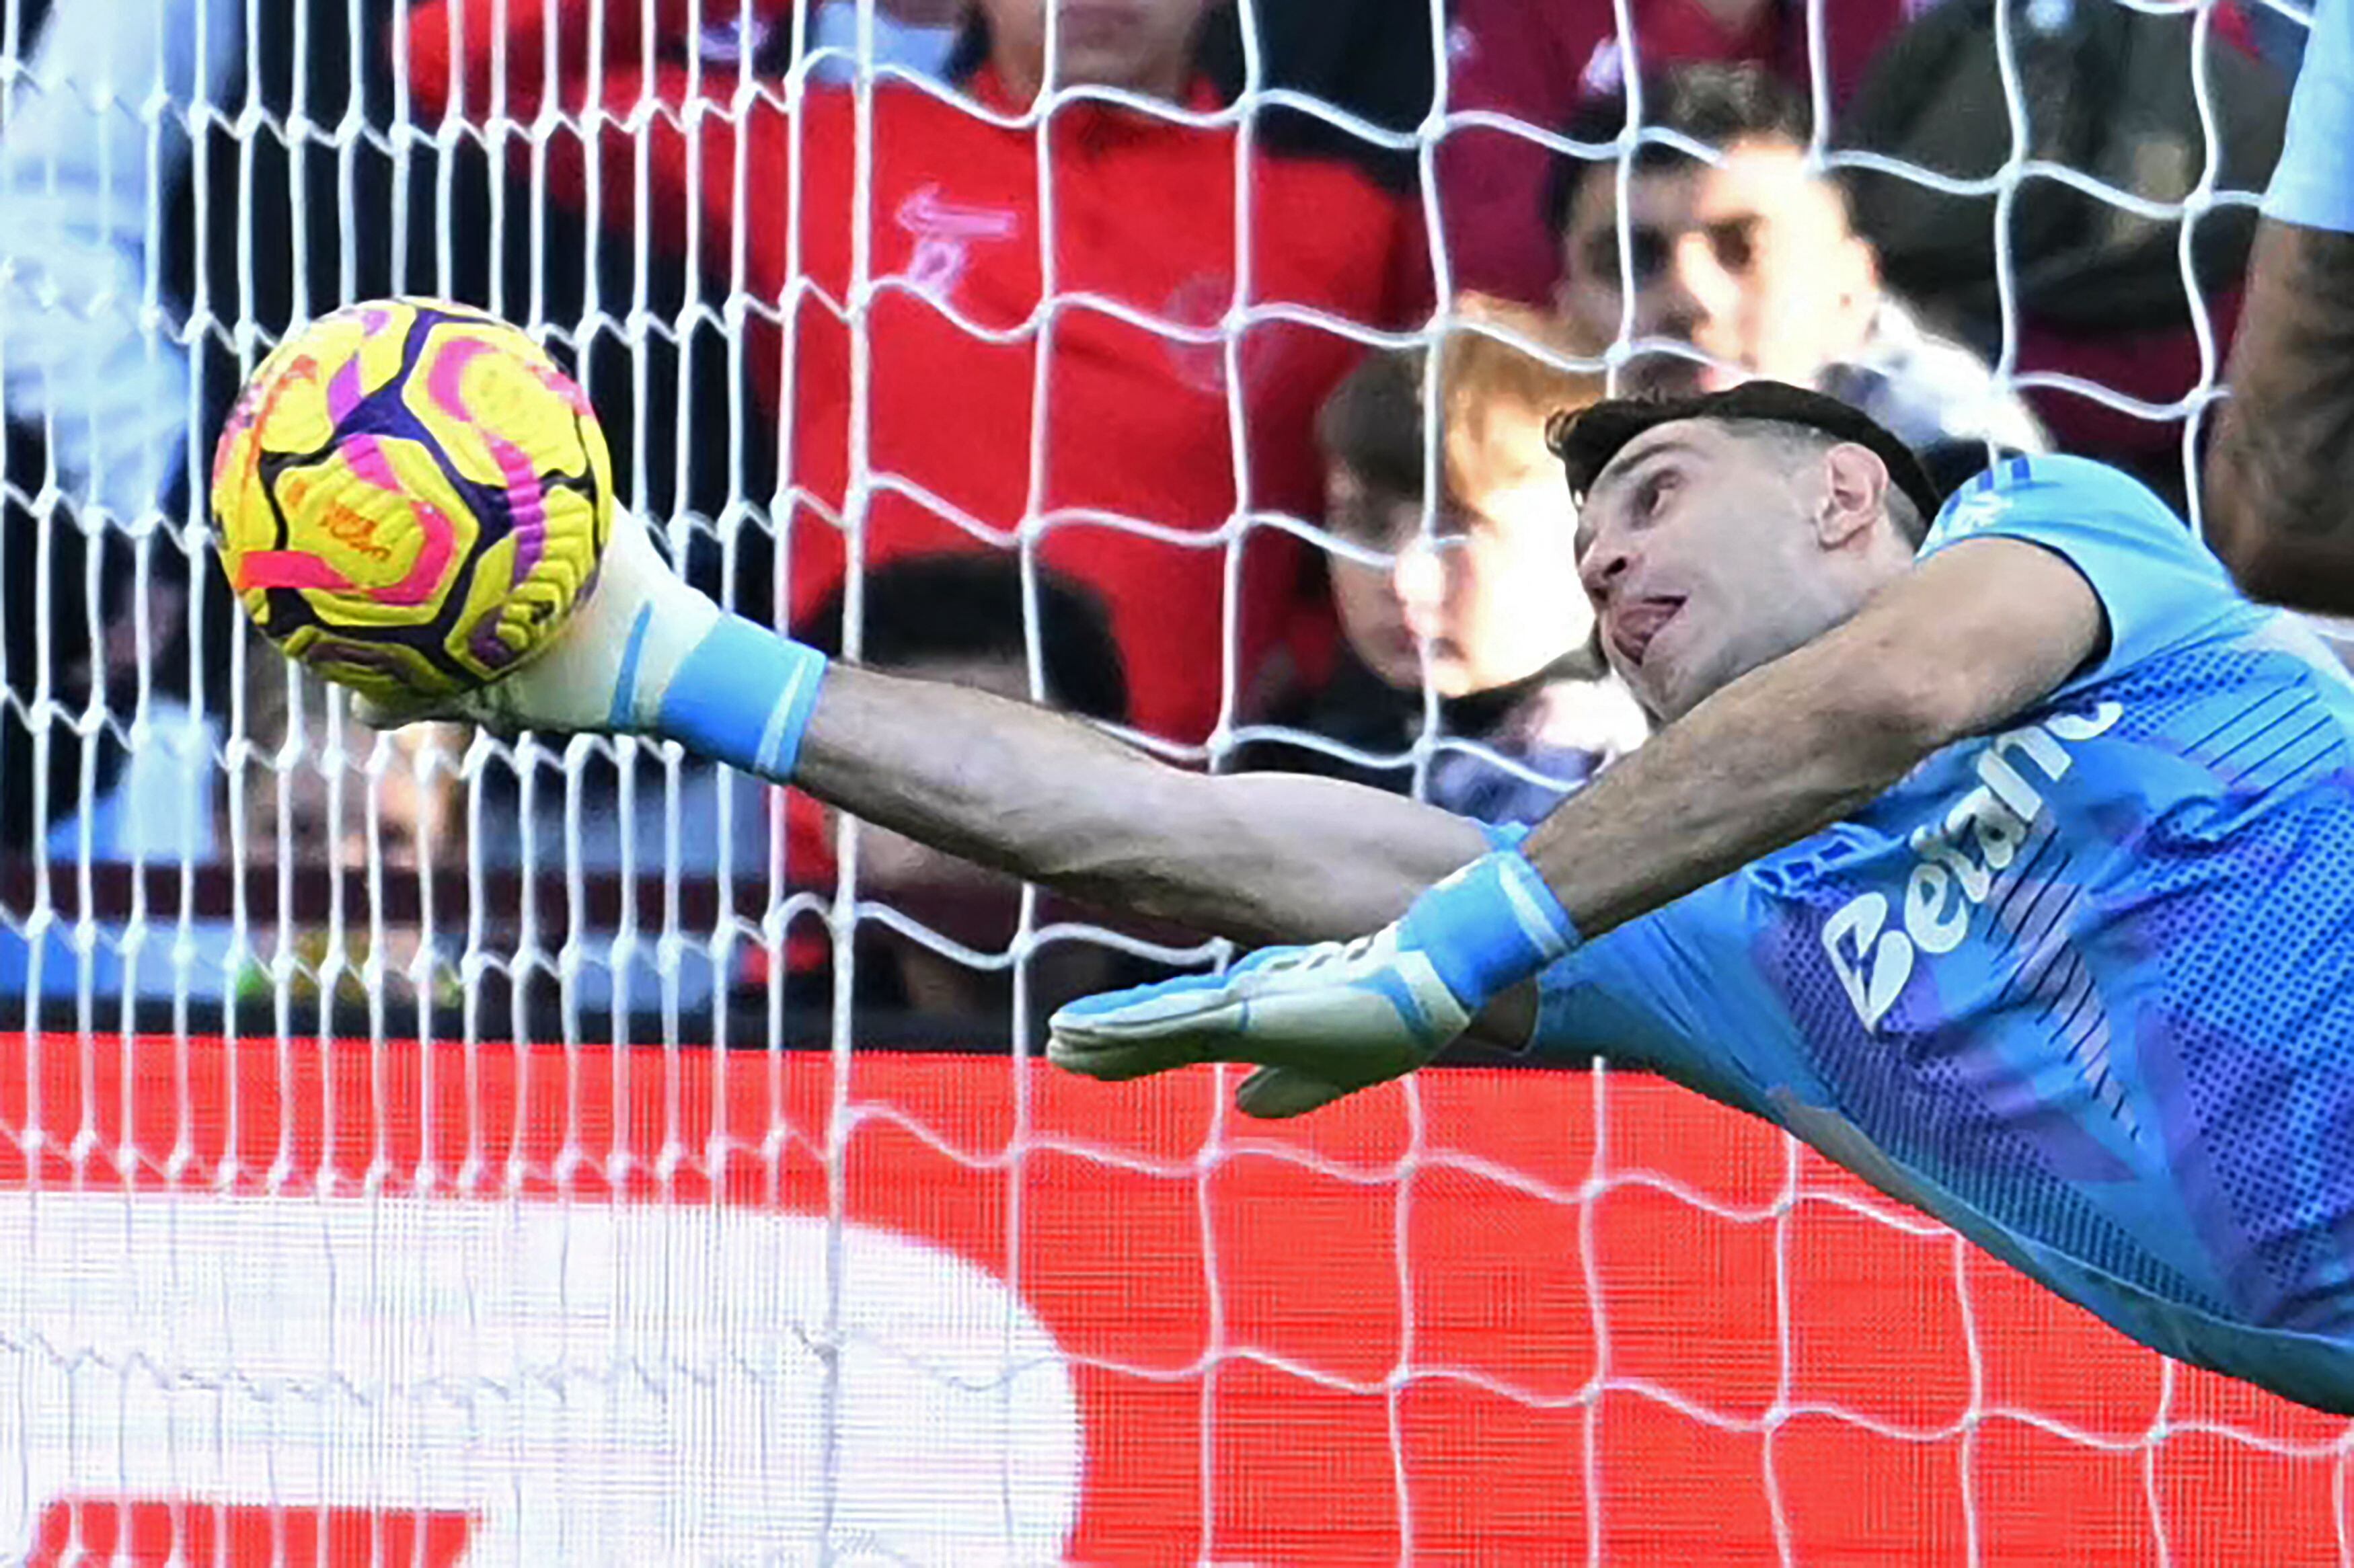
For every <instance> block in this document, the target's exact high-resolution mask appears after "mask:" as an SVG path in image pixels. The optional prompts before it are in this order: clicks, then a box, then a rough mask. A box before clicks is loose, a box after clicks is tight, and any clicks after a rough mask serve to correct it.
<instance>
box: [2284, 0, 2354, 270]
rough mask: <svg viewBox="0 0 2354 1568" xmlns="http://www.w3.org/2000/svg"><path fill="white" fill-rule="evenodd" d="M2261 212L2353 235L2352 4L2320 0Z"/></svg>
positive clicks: (2342, 0)
mask: <svg viewBox="0 0 2354 1568" xmlns="http://www.w3.org/2000/svg"><path fill="white" fill-rule="evenodd" d="M2264 211H2265V212H2266V213H2267V214H2269V215H2270V216H2272V217H2276V218H2280V219H2282V220H2283V221H2285V222H2288V223H2301V224H2303V225H2305V226H2306V228H2334V229H2337V230H2338V231H2340V232H2342V233H2354V0H2319V3H2318V4H2317V5H2315V6H2314V9H2313V32H2312V34H2311V36H2310V37H2307V38H2306V45H2305V64H2304V65H2303V66H2302V67H2300V68H2299V69H2298V71H2297V77H2296V96H2295V97H2294V98H2292V99H2291V100H2290V101H2289V111H2288V142H2287V144H2286V145H2285V146H2284V147H2283V148H2282V149H2281V159H2280V163H2279V164H2278V165H2277V166H2276V167H2275V168H2274V170H2273V183H2272V189H2271V191H2270V192H2269V193H2268V194H2267V195H2266V196H2265V197H2264Z"/></svg>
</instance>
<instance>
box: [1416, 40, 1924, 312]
mask: <svg viewBox="0 0 2354 1568" xmlns="http://www.w3.org/2000/svg"><path fill="white" fill-rule="evenodd" d="M1934 4H1935V0H1840V4H1839V5H1834V6H1829V7H1826V8H1825V9H1824V11H1823V16H1824V26H1823V38H1822V45H1823V58H1824V64H1825V67H1826V70H1827V74H1828V80H1827V82H1826V83H1825V86H1826V88H1827V90H1828V96H1829V104H1830V106H1831V107H1832V108H1833V109H1834V110H1836V109H1837V108H1838V107H1839V106H1840V105H1841V104H1843V103H1845V102H1846V101H1847V98H1848V95H1849V94H1850V92H1852V91H1854V90H1855V87H1856V84H1857V83H1858V82H1860V81H1861V79H1862V78H1863V73H1864V68H1865V67H1866V66H1867V65H1869V64H1870V63H1871V60H1872V56H1873V55H1874V54H1875V53H1877V52H1878V50H1879V48H1880V46H1881V45H1882V43H1884V42H1886V41H1887V40H1888V38H1889V37H1891V36H1893V34H1894V33H1895V32H1896V30H1897V29H1898V28H1900V27H1902V26H1903V25H1904V23H1905V22H1906V21H1907V20H1909V19H1910V18H1911V17H1913V16H1915V15H1917V14H1918V13H1920V12H1922V11H1925V10H1927V9H1928V8H1929V6H1930V5H1934ZM1811 9H1813V8H1812V7H1810V6H1808V5H1804V4H1801V3H1798V0H1628V15H1629V16H1631V17H1632V18H1633V21H1634V30H1635V37H1634V46H1635V47H1634V48H1633V50H1632V52H1631V58H1630V53H1629V51H1628V48H1627V47H1626V44H1625V42H1624V41H1623V40H1621V39H1620V38H1619V37H1618V10H1617V6H1616V5H1613V4H1612V3H1611V0H1456V5H1455V23H1454V26H1451V27H1449V28H1448V29H1447V110H1448V111H1449V112H1450V113H1456V114H1459V113H1462V112H1465V111H1473V110H1484V111H1489V112H1491V113H1497V114H1507V115H1510V116H1511V117H1512V118H1513V119H1514V120H1517V121H1519V122H1522V124H1523V125H1526V126H1528V127H1530V128H1531V129H1532V130H1538V131H1553V130H1556V129H1558V128H1559V127H1561V126H1562V125H1564V124H1566V123H1567V122H1569V121H1570V120H1571V119H1572V118H1573V117H1574V116H1575V114H1576V113H1577V111H1578V110H1579V109H1580V108H1581V107H1582V106H1584V105H1585V104H1586V103H1587V102H1589V101H1592V100H1595V99H1612V98H1617V97H1618V96H1619V95H1620V94H1622V93H1623V92H1625V91H1626V89H1627V78H1628V72H1629V69H1630V66H1631V67H1632V68H1633V69H1636V70H1639V71H1640V72H1641V73H1642V74H1644V75H1646V76H1649V75H1653V74H1656V73H1657V72H1659V70H1661V69H1664V68H1666V67H1669V66H1672V65H1682V64H1688V63H1694V62H1704V61H1714V62H1726V63H1730V62H1743V61H1745V62H1750V63H1754V64H1756V65H1759V66H1763V67H1765V68H1766V69H1769V70H1771V71H1773V72H1774V74H1775V75H1776V76H1777V77H1779V78H1781V79H1783V80H1784V81H1786V82H1788V83H1789V84H1790V85H1791V86H1793V87H1795V88H1797V89H1798V90H1800V91H1802V92H1806V93H1808V94H1809V96H1811V93H1812V90H1813V69H1812V67H1811V65H1810V63H1809V61H1810V59H1811V58H1812V53H1811V51H1812V43H1811V40H1810V39H1809V37H1808V13H1809V11H1810V10H1811ZM1616 133H1617V128H1616V127H1615V126H1614V127H1611V128H1610V129H1609V130H1608V131H1607V132H1606V135H1615V134H1616ZM1552 163H1553V157H1552V154H1551V153H1550V152H1548V151H1547V149H1546V148H1545V147H1544V146H1543V144H1542V143H1538V142H1536V141H1533V140H1532V139H1531V138H1530V137H1528V136H1526V135H1522V134H1517V133H1515V132H1511V131H1505V130H1501V129H1497V128H1492V127H1489V126H1479V125H1471V126H1463V127H1461V128H1459V129H1457V130H1454V131H1451V132H1449V133H1448V135H1447V142H1446V144H1445V146H1444V147H1443V148H1442V149H1441V150H1440V152H1439V157H1438V184H1439V200H1440V208H1441V211H1442V213H1443V215H1444V218H1445V223H1446V229H1447V256H1448V258H1449V260H1450V261H1451V263H1452V265H1453V268H1454V282H1455V286H1456V287H1458V288H1461V289H1476V290H1479V291H1482V292H1486V293H1490V294H1499V295H1501V296H1503V297H1504V298H1506V299H1512V300H1519V301H1521V302H1522V303H1524V304H1532V305H1541V304H1543V303H1545V302H1546V301H1547V300H1548V298H1549V297H1550V296H1551V294H1552V292H1553V285H1554V283H1555V282H1556V281H1558V280H1559V278H1560V276H1561V249H1560V246H1559V242H1558V237H1557V235H1556V234H1555V233H1554V232H1553V230H1552V229H1551V228H1548V227H1547V225H1546V223H1545V220H1544V190H1545V181H1546V177H1547V176H1546V171H1547V170H1548V169H1549V168H1550V167H1551V166H1552Z"/></svg>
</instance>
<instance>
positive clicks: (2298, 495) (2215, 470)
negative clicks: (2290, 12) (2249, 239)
mask: <svg viewBox="0 0 2354 1568" xmlns="http://www.w3.org/2000/svg"><path fill="white" fill-rule="evenodd" d="M2341 3H2345V0H2341ZM2231 381H2232V398H2231V401H2229V402H2228V403H2226V404H2225V405H2224V406H2223V414H2222V426H2221V430H2220V432H2219V433H2218V435H2217V437H2216V441H2215V447H2214V450H2213V451H2212V452H2211V454H2210V455H2209V458H2208V463H2207V524H2208V539H2209V542H2210V543H2211V544H2212V545H2213V546H2215V549H2216V552H2217V553H2218V554H2219V555H2221V556H2222V557H2223V559H2224V560H2225V561H2227V562H2229V563H2230V564H2231V567H2232V570H2233V571H2234V572H2236V573H2238V574H2239V577H2240V581H2241V582H2242V584H2243V586H2245V588H2247V590H2248V592H2249V593H2251V594H2252V595H2253V596H2254V597H2256V598H2258V599H2268V600H2272V601H2274V602H2277V603H2283V604H2292V605H2295V606H2296V607H2297V608H2299V609H2317V610H2322V611H2325V612H2327V613H2330V614H2335V615H2354V234H2340V233H2338V232H2336V231H2335V230H2331V229H2326V228H2306V227H2305V226H2303V225H2301V224H2295V223H2284V222H2281V221H2280V220H2278V219H2276V218H2271V217H2267V218H2265V219H2264V222H2263V225H2262V226H2261V227H2260V228H2258V230H2257V233H2256V247H2255V255H2254V260H2253V263H2252V265H2251V267H2250V270H2249V279H2248V301H2247V309H2246V312H2245V313H2244V314H2243V316H2242V318H2241V322H2240V334H2239V341H2238V342H2237V344H2234V346H2233V348H2232V370H2231Z"/></svg>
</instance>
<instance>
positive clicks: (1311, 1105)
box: [1047, 850, 1578, 1117]
mask: <svg viewBox="0 0 2354 1568" xmlns="http://www.w3.org/2000/svg"><path fill="white" fill-rule="evenodd" d="M1577 942H1578V935H1577V927H1576V926H1575V924H1574V923H1573V922H1572V921H1571V920H1570V917H1569V914H1568V912H1567V911H1566V910H1564V908H1562V906H1561V902H1560V900H1558V899H1557V898H1555V897H1554V896H1553V891H1552V889H1550V888H1548V887H1547V886H1545V885H1544V879H1543V877H1541V876H1540V875H1538V874H1537V869H1536V867H1535V866H1533V865H1532V864H1530V863H1529V862H1528V860H1527V858H1526V857H1525V856H1523V855H1522V854H1521V853H1519V852H1517V851H1511V850H1506V851H1501V852H1499V853H1494V854H1490V855H1488V856H1485V857H1484V858H1482V859H1479V860H1476V861H1473V862H1472V863H1470V864H1469V865H1467V866H1465V867H1464V868H1463V869H1462V870H1460V871H1458V872H1457V873H1456V874H1454V875H1452V876H1450V877H1448V878H1447V880H1446V881H1444V882H1442V883H1440V884H1438V885H1437V886H1436V887H1433V888H1431V889H1430V890H1429V891H1428V892H1426V893H1425V894H1423V895H1422V896H1420V897H1419V898H1417V899H1416V900H1415V902H1414V906H1413V907H1411V908H1410V909H1408V910H1407V911H1406V913H1405V917H1404V918H1402V919H1400V920H1398V921H1397V922H1396V923H1394V925H1391V926H1388V927H1384V928H1383V929H1382V930H1380V931H1378V932H1376V933H1374V934H1373V936H1370V937H1360V938H1357V939H1356V940H1354V941H1352V942H1346V943H1341V942H1326V943H1321V944H1319V945H1318V946H1315V947H1310V948H1266V949H1263V950H1262V951H1259V952H1257V953H1254V954H1252V955H1251V956H1250V957H1249V958H1248V959H1245V960H1244V961H1243V962H1241V963H1239V964H1236V965H1235V967H1234V968H1233V969H1229V970H1227V971H1226V972H1225V974H1223V975H1187V976H1185V977H1184V978H1182V979H1180V980H1164V981H1162V982H1161V983H1160V984H1158V985H1149V986H1140V987H1138V988H1136V989H1134V990H1131V991H1116V992H1113V993H1110V994H1108V995H1105V996H1097V997H1089V998H1087V999H1086V1000H1084V1001H1076V1002H1073V1003H1072V1004H1071V1005H1070V1006H1068V1007H1066V1008H1064V1009H1063V1010H1062V1011H1061V1012H1057V1013H1056V1014H1055V1017H1054V1021H1053V1024H1052V1031H1053V1033H1052V1035H1051V1038H1050V1040H1049V1043H1048V1047H1047V1052H1048V1054H1049V1056H1050V1057H1051V1058H1052V1059H1053V1060H1054V1061H1055V1062H1056V1063H1057V1064H1059V1065H1062V1066H1064V1067H1067V1068H1069V1069H1070V1070H1071V1071H1073V1072H1076V1073H1083V1074H1085V1075H1087V1076H1089V1077H1095V1078H1104V1079H1119V1078H1133V1077H1139V1076H1141V1075H1145V1074H1148V1073H1158V1072H1163V1071H1166V1070H1167V1069H1169V1068H1171V1067H1178V1066H1186V1065H1193V1064H1194V1063H1198V1062H1249V1063H1256V1064H1257V1065H1259V1066H1260V1067H1261V1068H1262V1069H1263V1070H1262V1071H1261V1072H1259V1073H1257V1074H1254V1075H1252V1076H1251V1078H1250V1079H1249V1080H1248V1081H1247V1082H1246V1083H1245V1084H1244V1086H1243V1088H1242V1092H1241V1094H1240V1096H1239V1097H1238V1099H1237V1103H1238V1104H1239V1105H1240V1106H1241V1107H1242V1108H1243V1109H1244V1110H1245V1111H1246V1112H1247V1113H1249V1114H1250V1115H1253V1116H1262V1117H1285V1116H1298V1115H1299V1114H1300V1113H1301V1112H1303V1111H1309V1110H1313V1109H1315V1108H1316V1107H1318V1106H1320V1105H1324V1104H1326V1103H1328V1102H1329V1101H1331V1100H1334V1099H1338V1098H1339V1097H1341V1096H1342V1095H1346V1094H1350V1093H1352V1092H1354V1091H1355V1090H1357V1089H1361V1088H1363V1087H1366V1086H1368V1085H1372V1084H1377V1083H1382V1082H1384V1081H1386V1080H1388V1079H1391V1078H1395V1077H1400V1076H1403V1075H1405V1074H1407V1073H1410V1072H1412V1071H1414V1070H1415V1069H1416V1068H1417V1067H1419V1066H1421V1065H1423V1064H1424V1063H1426V1062H1427V1061H1429V1060H1430V1058H1431V1057H1433V1056H1435V1055H1437V1054H1438V1052H1439V1050H1440V1049H1441V1048H1442V1047H1443V1046H1445V1045H1446V1044H1447V1042H1449V1041H1451V1040H1453V1039H1454V1038H1455V1037H1456V1036H1457V1035H1458V1034H1460V1033H1463V1031H1464V1030H1465V1029H1467V1028H1469V1026H1470V1022H1471V1020H1472V1018H1473V1017H1474V1016H1475V1015H1476V1014H1477V1013H1478V1012H1479V1010H1480V1009H1481V1008H1482V1007H1484V1006H1486V1005H1487V1004H1488V1002H1489V1001H1491V1000H1493V999H1494V998H1495V997H1496V996H1498V995H1500V993H1501V992H1503V991H1507V990H1509V989H1511V987H1512V986H1514V985H1516V984H1518V983H1519V982H1521V981H1522V980H1527V979H1529V978H1530V977H1532V976H1533V975H1534V974H1535V973H1536V972H1537V971H1538V970H1539V969H1543V967H1544V966H1545V965H1547V964H1549V963H1551V962H1553V960H1554V959H1559V958H1561V957H1563V956H1564V955H1565V954H1567V953H1568V952H1569V951H1570V950H1571V949H1572V948H1575V947H1576V945H1577Z"/></svg>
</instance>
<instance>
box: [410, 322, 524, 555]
mask: <svg viewBox="0 0 2354 1568" xmlns="http://www.w3.org/2000/svg"><path fill="white" fill-rule="evenodd" d="M499 352H500V349H499V347H498V345H497V344H492V343H486V342H484V341H483V340H482V339H481V338H478V337H466V338H460V339H458V340H457V341H456V342H454V343H451V344H448V345H447V346H445V347H444V348H443V349H442V350H441V351H440V354H439V355H436V356H435V358H434V361H433V369H432V371H431V373H430V374H429V376H427V377H426V381H425V395H426V397H429V398H430V399H431V400H432V401H433V402H434V404H435V405H436V406H438V407H439V408H441V409H442V411H443V412H445V413H448V414H450V415H451V416H452V417H454V418H460V419H463V420H465V421H467V422H468V423H469V424H472V423H473V422H474V415H473V411H472V409H471V408H468V407H467V404H466V391H465V379H466V371H467V368H468V367H469V366H472V364H473V363H474V361H475V360H477V359H480V358H481V357H482V355H486V354H496V353H499ZM542 379H543V380H545V377H542ZM481 434H482V443H483V445H485V446H487V447H488V448H490V451H491V458H492V461H494V462H496V463H497V464H498V465H499V474H500V477H501V478H502V479H504V481H505V483H506V493H507V520H508V523H509V525H510V527H511V528H512V530H513V532H514V542H515V553H514V577H513V579H512V580H513V581H514V583H515V584H516V585H518V586H519V585H521V583H522V582H523V580H524V579H525V577H529V576H530V575H531V573H532V570H533V568H534V567H537V566H538V565H539V557H540V556H541V555H542V554H543V553H544V552H545V550H546V542H547V493H546V489H545V488H544V487H543V486H542V485H541V484H540V481H539V474H538V472H537V471H535V469H534V468H533V467H532V466H531V457H530V454H529V453H527V452H525V450H523V449H522V448H521V447H518V446H516V445H515V444H514V442H513V441H510V440H505V439H504V437H502V436H500V435H499V434H498V433H497V432H496V431H494V430H492V429H488V428H487V427H483V428H482V429H481Z"/></svg>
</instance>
